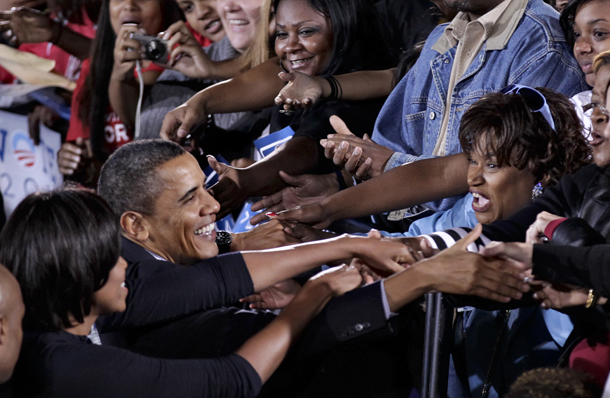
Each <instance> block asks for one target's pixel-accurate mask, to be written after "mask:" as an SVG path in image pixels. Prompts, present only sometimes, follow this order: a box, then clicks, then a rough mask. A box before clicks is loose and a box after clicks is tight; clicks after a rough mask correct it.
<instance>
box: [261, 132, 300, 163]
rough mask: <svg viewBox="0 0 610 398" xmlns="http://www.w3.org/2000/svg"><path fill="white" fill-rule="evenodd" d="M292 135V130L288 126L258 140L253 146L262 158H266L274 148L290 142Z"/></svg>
mask: <svg viewBox="0 0 610 398" xmlns="http://www.w3.org/2000/svg"><path fill="white" fill-rule="evenodd" d="M293 135H294V130H293V129H292V128H290V126H288V127H286V128H283V129H281V130H279V131H276V132H275V133H271V134H269V135H266V136H264V137H262V138H259V139H258V140H256V141H254V146H256V149H258V151H259V152H260V154H261V156H262V157H266V156H269V154H270V153H271V152H273V151H275V148H277V147H278V146H280V145H282V144H283V143H284V142H286V141H288V140H290V139H291V138H292V136H293Z"/></svg>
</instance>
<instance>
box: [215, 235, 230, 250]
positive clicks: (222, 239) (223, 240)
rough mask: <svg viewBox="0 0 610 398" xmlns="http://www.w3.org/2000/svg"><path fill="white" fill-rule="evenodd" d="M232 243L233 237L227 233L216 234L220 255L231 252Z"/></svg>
mask: <svg viewBox="0 0 610 398" xmlns="http://www.w3.org/2000/svg"><path fill="white" fill-rule="evenodd" d="M231 243H233V236H231V234H230V233H228V232H227V231H218V232H216V245H217V246H218V254H224V253H228V252H230V251H231Z"/></svg>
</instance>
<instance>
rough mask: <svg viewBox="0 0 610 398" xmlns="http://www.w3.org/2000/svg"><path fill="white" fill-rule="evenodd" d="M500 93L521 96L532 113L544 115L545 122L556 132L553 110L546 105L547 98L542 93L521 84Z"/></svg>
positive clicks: (505, 88) (506, 88)
mask: <svg viewBox="0 0 610 398" xmlns="http://www.w3.org/2000/svg"><path fill="white" fill-rule="evenodd" d="M500 92H501V93H502V94H519V95H520V96H521V97H522V98H523V99H524V100H525V103H526V104H527V106H528V108H530V110H531V111H532V112H540V113H542V116H544V120H546V122H547V123H548V124H549V125H550V126H551V129H553V131H555V132H556V130H555V122H554V121H553V116H552V115H551V109H550V108H549V105H548V104H547V103H546V98H544V95H542V93H541V92H540V91H538V90H536V89H534V88H531V87H528V86H522V85H520V84H511V85H510V86H507V87H504V88H503V89H502V90H500Z"/></svg>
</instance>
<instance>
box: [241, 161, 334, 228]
mask: <svg viewBox="0 0 610 398" xmlns="http://www.w3.org/2000/svg"><path fill="white" fill-rule="evenodd" d="M279 175H280V178H281V179H282V180H283V181H284V182H285V183H286V184H288V185H289V186H288V187H286V188H284V189H282V190H281V191H278V192H276V193H274V194H273V195H269V196H266V197H264V198H263V199H262V200H260V201H258V202H256V203H254V204H253V205H252V210H253V211H258V210H262V209H266V211H265V212H263V213H260V214H257V215H256V216H254V217H252V219H251V220H250V224H252V225H255V224H258V223H260V222H262V221H265V220H267V219H268V218H269V217H267V215H266V213H267V212H274V213H278V212H280V211H283V210H286V209H292V208H294V207H297V206H303V205H307V204H311V203H318V202H320V201H321V200H323V199H326V198H327V197H329V196H331V195H332V194H334V193H335V192H338V191H339V184H338V182H337V178H336V176H335V174H327V175H314V174H304V175H300V176H291V175H289V174H287V173H285V172H283V171H280V173H279Z"/></svg>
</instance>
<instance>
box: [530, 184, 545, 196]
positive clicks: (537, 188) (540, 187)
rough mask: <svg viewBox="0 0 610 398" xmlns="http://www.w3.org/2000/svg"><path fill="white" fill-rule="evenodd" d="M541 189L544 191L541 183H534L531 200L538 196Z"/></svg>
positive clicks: (540, 193)
mask: <svg viewBox="0 0 610 398" xmlns="http://www.w3.org/2000/svg"><path fill="white" fill-rule="evenodd" d="M543 191H544V188H542V184H541V183H538V184H536V186H535V187H534V189H532V200H534V199H536V198H537V197H538V196H540V195H542V192H543Z"/></svg>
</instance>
